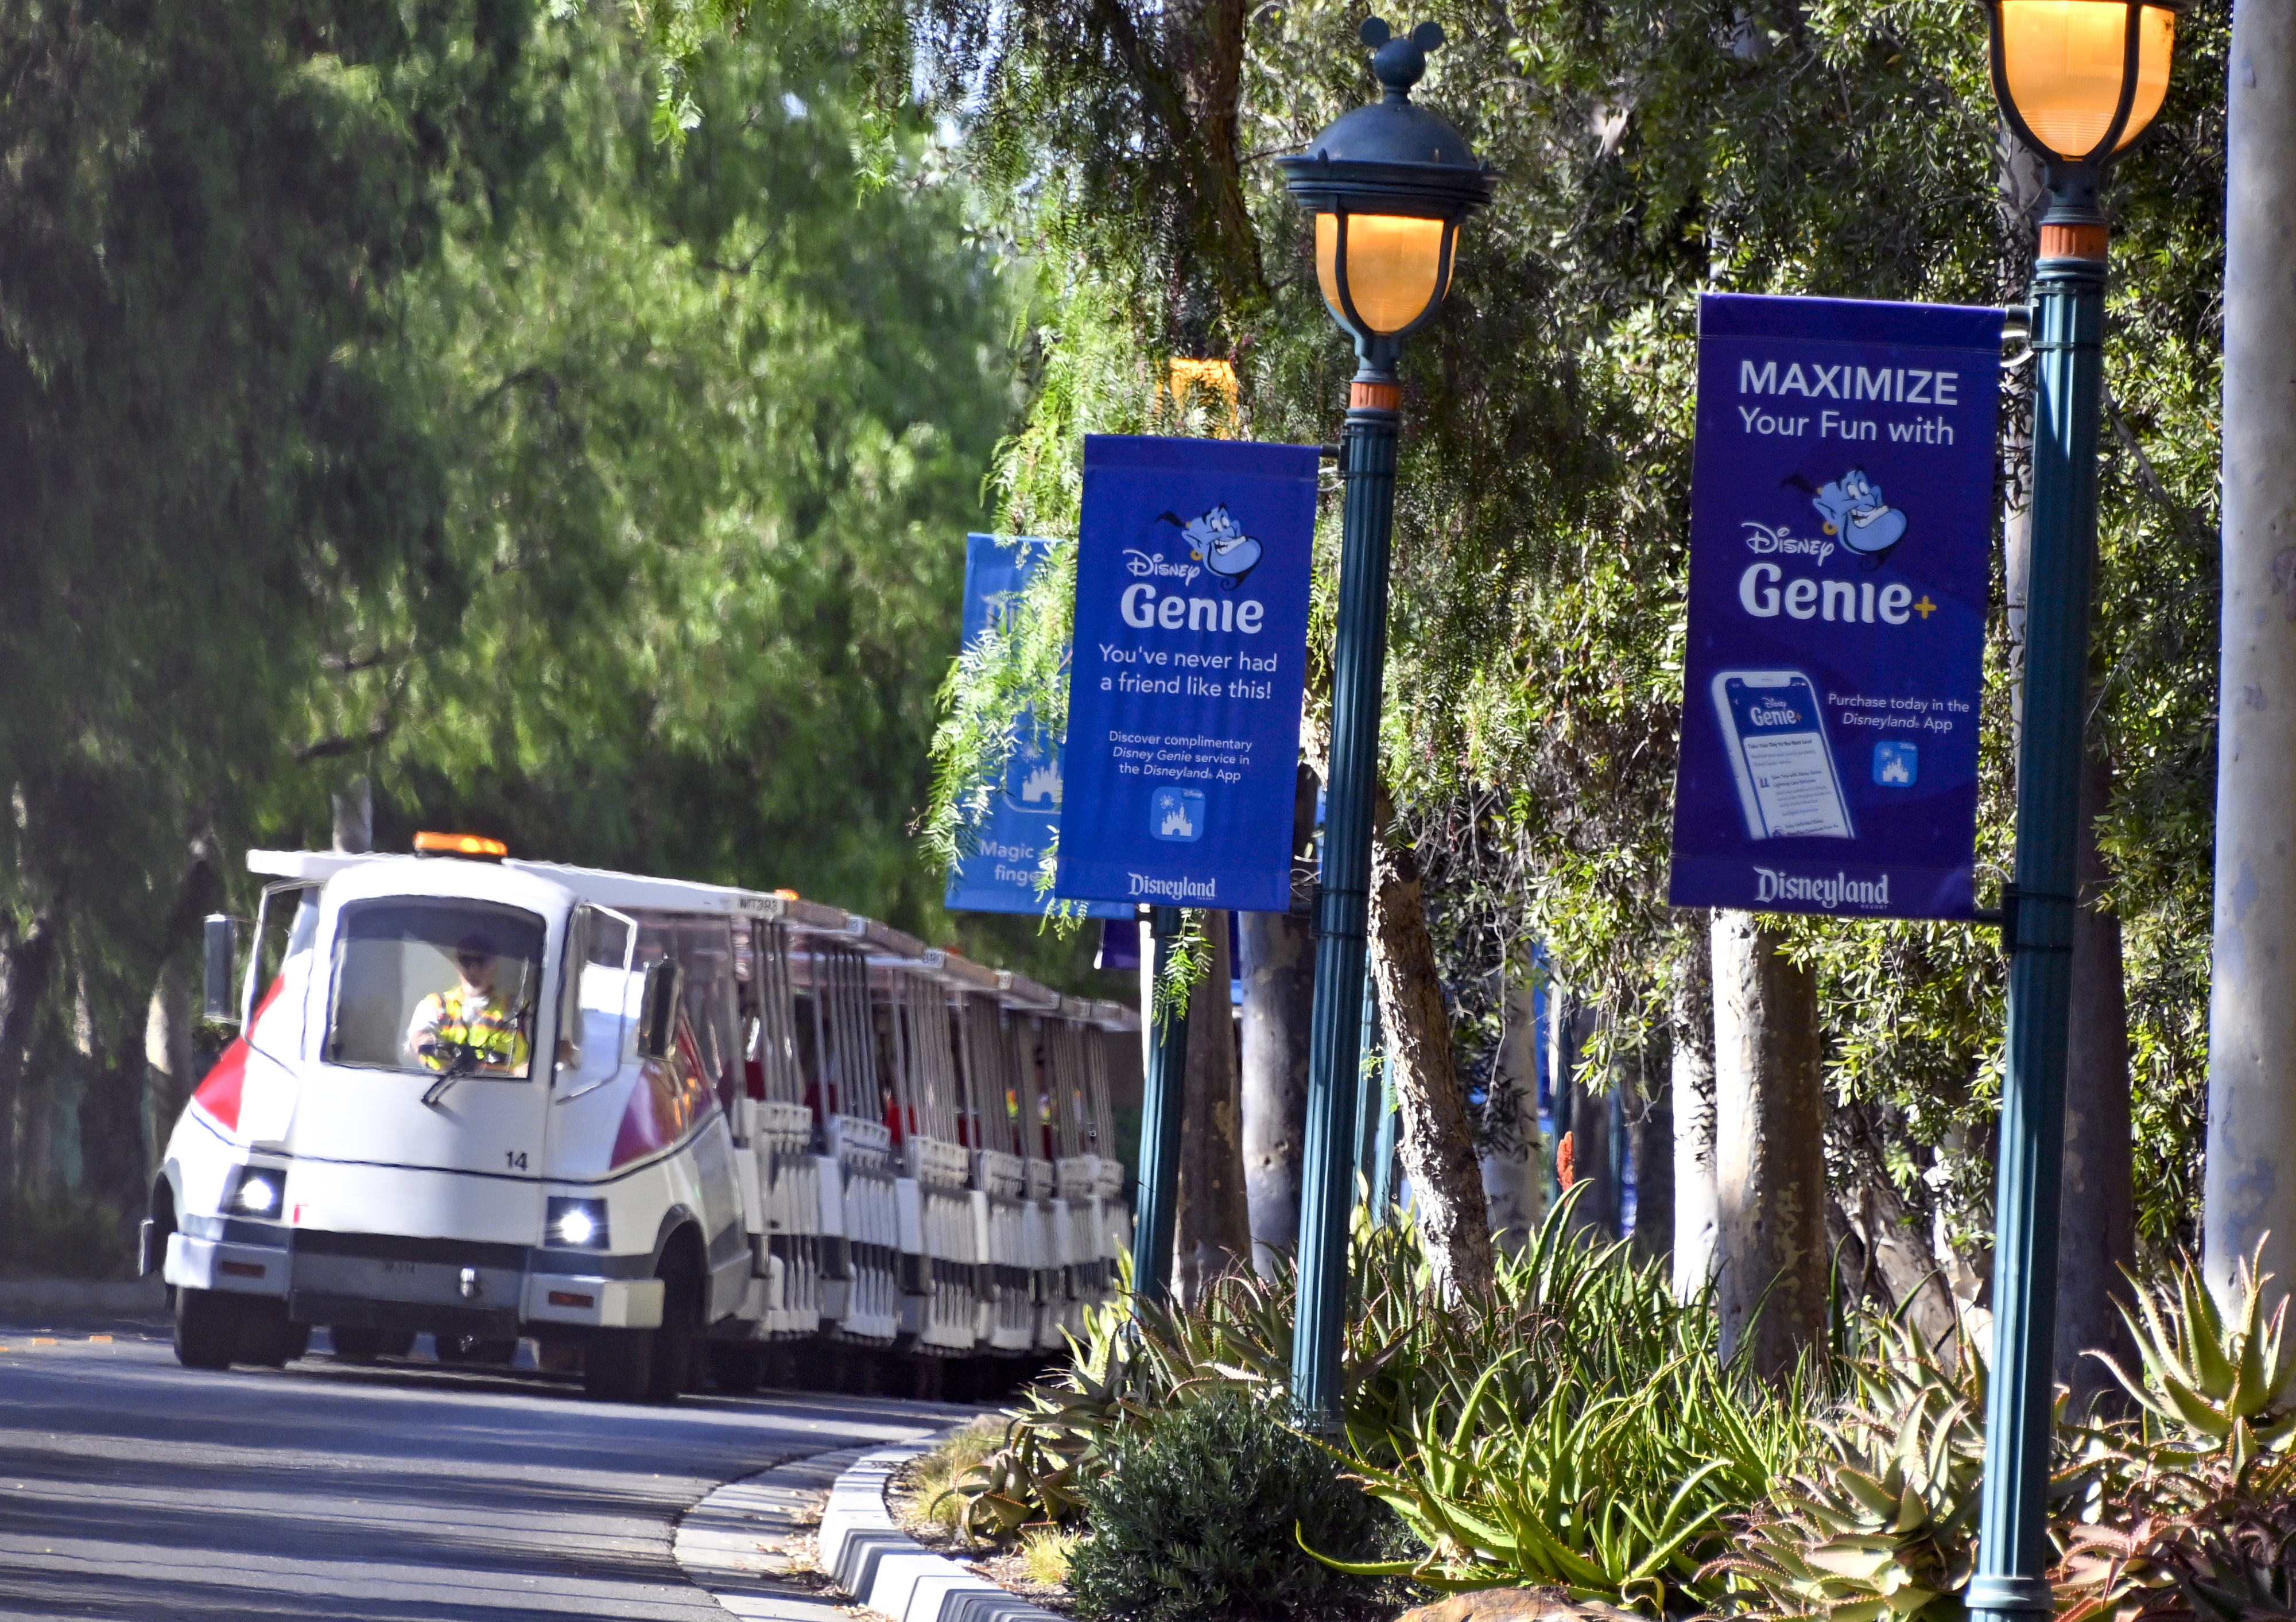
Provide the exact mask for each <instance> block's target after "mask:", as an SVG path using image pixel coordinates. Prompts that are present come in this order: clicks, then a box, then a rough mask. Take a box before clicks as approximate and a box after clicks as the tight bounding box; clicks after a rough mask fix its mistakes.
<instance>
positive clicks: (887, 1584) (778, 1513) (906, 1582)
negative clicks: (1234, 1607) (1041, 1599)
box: [673, 1441, 1067, 1622]
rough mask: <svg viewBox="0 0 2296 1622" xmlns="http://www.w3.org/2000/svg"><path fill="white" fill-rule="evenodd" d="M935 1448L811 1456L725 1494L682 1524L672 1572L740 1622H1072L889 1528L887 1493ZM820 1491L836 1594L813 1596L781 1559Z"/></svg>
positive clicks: (825, 1549)
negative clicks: (857, 1614) (867, 1614)
mask: <svg viewBox="0 0 2296 1622" xmlns="http://www.w3.org/2000/svg"><path fill="white" fill-rule="evenodd" d="M932 1445H933V1444H932V1443H931V1441H923V1442H914V1443H906V1444H903V1445H901V1446H892V1447H874V1448H848V1449H846V1450H844V1451H842V1452H839V1453H824V1454H815V1455H814V1456H813V1457H811V1458H807V1459H799V1460H796V1461H794V1462H791V1463H788V1464H779V1465H775V1467H774V1468H773V1469H771V1470H764V1471H761V1472H760V1473H758V1474H757V1475H754V1476H751V1477H750V1478H748V1479H746V1480H741V1481H734V1482H731V1483H728V1484H727V1485H726V1486H724V1487H719V1488H718V1489H717V1491H716V1492H714V1493H712V1494H710V1495H709V1496H708V1497H706V1498H704V1499H703V1500H702V1501H701V1503H697V1504H695V1505H694V1506H693V1508H692V1509H690V1510H688V1511H686V1512H685V1519H684V1520H681V1521H680V1522H679V1523H678V1527H677V1536H676V1542H675V1544H674V1545H673V1547H674V1551H675V1552H676V1556H677V1563H678V1564H679V1565H680V1566H681V1567H683V1568H684V1569H685V1574H686V1576H687V1577H691V1578H692V1579H693V1582H694V1583H695V1584H696V1585H698V1586H700V1587H701V1588H703V1589H706V1590H708V1592H709V1594H710V1595H711V1596H712V1597H713V1598H714V1599H716V1600H717V1602H718V1603H719V1604H720V1605H722V1606H724V1607H725V1608H726V1610H728V1611H729V1612H731V1613H732V1614H733V1615H734V1616H736V1617H740V1618H743V1622H849V1609H848V1608H849V1607H850V1606H851V1605H853V1604H855V1603H859V1604H861V1605H864V1606H865V1607H867V1608H868V1609H869V1610H873V1611H878V1612H881V1613H882V1614H883V1615H885V1616H888V1617H890V1618H892V1619H893V1622H1067V1619H1066V1618H1062V1617H1060V1616H1057V1615H1055V1614H1054V1612H1052V1611H1048V1610H1045V1609H1044V1608H1043V1607H1041V1606H1037V1605H1031V1604H1029V1602H1027V1601H1025V1600H1023V1599H1021V1598H1020V1597H1019V1596H1018V1595H1016V1594H1014V1593H1011V1592H1010V1591H1009V1590H1006V1589H1003V1588H999V1587H998V1586H997V1585H996V1584H994V1583H992V1582H989V1581H988V1579H987V1578H985V1577H977V1576H975V1575H974V1574H973V1573H972V1572H971V1571H969V1570H967V1569H965V1568H964V1567H963V1566H961V1565H959V1564H958V1563H957V1562H956V1561H953V1560H949V1559H947V1558H946V1557H944V1556H942V1555H939V1554H935V1553H933V1552H931V1550H930V1549H927V1548H926V1547H925V1546H924V1545H923V1544H920V1543H918V1542H917V1541H916V1540H915V1539H914V1538H913V1537H911V1536H908V1535H907V1534H906V1533H905V1532H903V1531H901V1530H900V1529H899V1528H898V1527H896V1526H895V1525H894V1524H893V1518H892V1516H891V1515H890V1513H889V1512H888V1511H886V1508H885V1485H886V1483H887V1482H888V1481H889V1480H890V1479H891V1478H892V1475H893V1472H894V1471H895V1470H898V1469H899V1468H900V1467H901V1466H902V1465H903V1464H906V1463H907V1462H909V1461H910V1460H911V1459H914V1458H915V1457H916V1456H917V1455H918V1454H921V1453H924V1452H927V1451H928V1450H930V1449H931V1446H932ZM824 1489H826V1490H827V1492H828V1495H829V1503H828V1507H827V1508H826V1509H824V1511H822V1513H821V1525H820V1531H819V1541H820V1553H819V1565H820V1569H822V1570H823V1571H824V1572H826V1573H828V1574H829V1576H830V1577H832V1578H833V1579H834V1580H835V1581H836V1583H837V1585H838V1586H839V1587H840V1588H841V1589H843V1590H844V1591H845V1592H844V1593H843V1594H835V1593H810V1592H808V1591H807V1590H805V1589H802V1588H798V1587H794V1586H792V1585H790V1584H788V1583H787V1582H785V1581H783V1577H784V1575H785V1574H786V1573H787V1572H788V1570H789V1560H788V1557H787V1555H786V1554H785V1553H783V1551H784V1550H785V1549H786V1548H787V1546H788V1544H789V1543H790V1541H791V1539H792V1538H795V1537H797V1536H799V1535H801V1534H802V1533H803V1532H805V1531H806V1530H807V1529H808V1522H809V1521H810V1520H811V1517H812V1511H813V1509H814V1507H815V1506H816V1504H818V1503H820V1502H821V1497H822V1493H823V1491H824ZM847 1596H850V1597H847Z"/></svg>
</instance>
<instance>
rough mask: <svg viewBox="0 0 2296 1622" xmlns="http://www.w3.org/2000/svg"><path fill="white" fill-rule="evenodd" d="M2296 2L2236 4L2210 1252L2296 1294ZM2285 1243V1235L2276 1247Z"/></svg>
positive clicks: (2230, 1267)
mask: <svg viewBox="0 0 2296 1622" xmlns="http://www.w3.org/2000/svg"><path fill="white" fill-rule="evenodd" d="M2291 63H2296V0H2241V4H2239V5H2238V6H2236V7H2235V8H2234V12H2233V22H2232V62H2231V73H2230V85H2229V91H2228V100H2227V105H2226V125H2227V141H2226V172H2225V321H2224V419H2223V420H2224V604H2223V626H2222V633H2221V634H2222V635H2223V639H2224V651H2223V665H2222V670H2221V676H2220V680H2219V684H2218V705H2219V716H2218V726H2217V827H2216V840H2217V843H2216V949H2215V955H2214V961H2213V965H2212V970H2211V973H2210V997H2209V1143H2208V1170H2207V1178H2206V1194H2205V1212H2204V1217H2203V1223H2202V1233H2203V1251H2204V1256H2205V1260H2206V1264H2207V1267H2208V1274H2209V1278H2210V1281H2211V1282H2212V1283H2213V1284H2214V1285H2215V1287H2216V1289H2217V1290H2218V1291H2219V1293H2221V1292H2223V1291H2224V1290H2226V1288H2227V1287H2228V1285H2229V1284H2230V1283H2231V1281H2232V1276H2233V1272H2234V1268H2235V1266H2236V1265H2237V1264H2238V1263H2239V1262H2240V1261H2241V1260H2242V1259H2243V1258H2244V1257H2247V1256H2248V1255H2249V1254H2250V1253H2251V1252H2252V1251H2253V1250H2254V1249H2255V1248H2256V1246H2257V1245H2258V1243H2259V1241H2262V1242H2263V1243H2264V1266H2265V1268H2266V1270H2267V1271H2268V1272H2271V1273H2273V1274H2276V1275H2277V1276H2278V1280H2279V1284H2278V1288H2279V1289H2280V1290H2287V1289H2289V1288H2290V1287H2291V1286H2292V1285H2296V275H2292V274H2291V268H2290V267H2291V266H2296V72H2292V71H2291V68H2290V64H2291ZM2267 1234H2268V1235H2269V1238H2268V1239H2267Z"/></svg>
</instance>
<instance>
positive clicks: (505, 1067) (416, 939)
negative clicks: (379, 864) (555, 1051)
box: [326, 897, 543, 1080]
mask: <svg viewBox="0 0 2296 1622" xmlns="http://www.w3.org/2000/svg"><path fill="white" fill-rule="evenodd" d="M542 941H543V922H542V920H541V919H540V918H538V917H537V916H536V915H535V914H534V913H529V912H526V911H523V910H521V909H520V908H518V907H511V906H500V905H494V904H492V903H489V902H484V901H461V900H447V899H442V898H434V897H390V898H389V899H387V900H379V901H354V902H350V903H348V904H347V905H345V906H344V908H343V910H342V916H341V921H340V923H339V924H338V925H337V927H336V931H335V951H334V985H333V989H332V993H331V994H330V995H331V1000H330V1005H329V1008H328V1012H327V1046H326V1058H327V1061H328V1062H330V1063H332V1064H345V1065H356V1066H360V1067H363V1068H366V1069H385V1070H415V1071H421V1072H423V1073H426V1074H430V1075H469V1076H484V1077H498V1078H502V1079H506V1080H517V1079H521V1078H523V1077H526V1076H527V1075H528V1074H529V1073H530V1071H531V1069H532V1066H533V1062H534V1009H535V1003H536V998H537V991H538V989H539V988H540V986H541V983H542Z"/></svg>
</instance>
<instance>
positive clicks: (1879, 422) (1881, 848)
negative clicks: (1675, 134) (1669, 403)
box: [1668, 294, 2002, 918]
mask: <svg viewBox="0 0 2296 1622" xmlns="http://www.w3.org/2000/svg"><path fill="white" fill-rule="evenodd" d="M2001 323H2002V317H2001V312H2000V311H1999V310H1997V309H1984V308H1969V307H1960V306H1953V305H1919V304H1881V303H1868V302H1864V301H1859V300H1852V299H1779V298H1758V297H1751V296H1746V295H1740V294H1709V295H1707V296H1705V297H1704V298H1702V299H1700V300H1699V321H1698V425H1697V437H1696V441H1695V446H1694V451H1693V455H1694V458H1695V460H1694V464H1693V473H1692V479H1691V498H1690V500H1691V509H1690V627H1689V638H1688V645H1687V647H1686V650H1685V659H1684V670H1683V676H1684V691H1683V707H1682V731H1681V739H1682V745H1681V759H1680V764H1679V766H1678V767H1677V776H1676V780H1675V806H1674V860H1673V871H1672V874H1671V879H1670V882H1669V891H1668V898H1669V900H1670V901H1671V902H1672V903H1673V905H1677V906H1724V907H1738V908H1746V909H1751V910H1754V911H1759V912H1790V913H1834V914H1837V915H1841V916H1845V917H1858V918H1876V917H1888V918H1966V917H1968V916H1970V914H1971V913H1972V911H1973V910H1974V907H1975V905H1976V897H1975V888H1974V859H1975V849H1976V838H1977V723H1978V700H1979V697H1980V687H1981V683H1982V669H1981V666H1982V660H1983V653H1984V643H1985V615H1986V606H1987V590H1988V582H1989V553H1990V549H1991V545H1992V535H1993V517H1994V508H1995V493H1994V467H1995V435H1996V430H1997V421H1998V413H1999V388H1998V381H1997V380H1998V377H1999V365H2000V356H2001Z"/></svg>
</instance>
